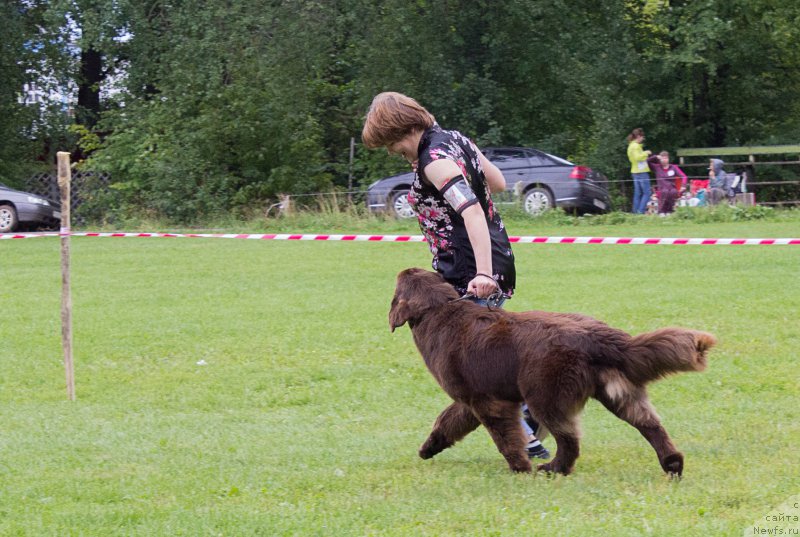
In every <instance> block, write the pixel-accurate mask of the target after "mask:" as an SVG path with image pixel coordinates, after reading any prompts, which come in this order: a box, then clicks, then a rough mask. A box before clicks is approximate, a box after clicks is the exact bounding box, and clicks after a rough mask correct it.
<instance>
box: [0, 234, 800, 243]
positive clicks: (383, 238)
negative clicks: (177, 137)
mask: <svg viewBox="0 0 800 537" xmlns="http://www.w3.org/2000/svg"><path fill="white" fill-rule="evenodd" d="M60 235H62V234H60V233H56V232H51V233H16V234H12V233H0V239H30V238H36V237H58V236H60ZM69 235H70V236H72V237H161V238H213V239H253V240H276V241H281V240H284V241H365V242H425V238H424V237H423V236H422V235H312V234H289V233H263V234H258V233H225V234H208V233H97V232H71V233H69ZM509 240H510V241H511V242H513V243H530V244H644V245H693V246H694V245H700V246H707V245H725V246H786V245H798V246H800V239H702V238H694V239H690V238H646V237H509Z"/></svg>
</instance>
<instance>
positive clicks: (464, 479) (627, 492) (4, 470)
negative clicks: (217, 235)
mask: <svg viewBox="0 0 800 537" xmlns="http://www.w3.org/2000/svg"><path fill="white" fill-rule="evenodd" d="M668 220H670V221H669V222H663V221H660V220H654V219H650V220H645V219H639V220H638V221H632V222H627V223H622V224H618V225H607V226H589V225H588V224H585V223H577V224H576V223H567V224H565V223H560V224H559V223H546V222H539V223H536V222H535V221H534V222H533V223H526V222H524V221H522V220H520V221H519V222H517V220H515V219H514V218H513V217H512V218H511V220H510V221H511V222H513V223H514V226H512V225H511V224H509V228H510V230H511V233H512V234H515V235H533V234H535V235H543V234H557V235H594V236H601V235H613V236H620V235H630V236H705V237H713V236H717V237H747V236H750V237H755V236H759V237H760V236H773V237H775V236H793V237H796V236H798V232H797V229H798V227H797V223H796V222H794V223H792V222H782V221H779V220H776V221H757V222H748V223H725V222H721V223H706V224H703V225H700V224H697V223H692V222H684V223H683V224H680V223H679V222H678V220H677V219H674V220H673V219H668ZM372 223H373V224H374V225H375V226H376V227H375V228H373V229H365V231H379V232H392V230H399V229H401V228H402V225H404V224H396V223H393V222H388V223H385V224H384V223H382V222H381V221H378V220H375V221H373V222H372ZM326 224H327V222H325V221H321V222H305V223H304V226H303V227H302V229H295V230H294V231H306V232H309V233H312V232H323V231H331V230H330V229H325V228H324V227H322V226H324V225H326ZM317 225H319V226H321V227H320V228H317V227H316V226H317ZM341 225H342V228H343V229H341V230H342V231H355V232H359V231H360V229H359V227H360V226H364V227H366V224H363V223H354V226H353V227H354V228H355V229H353V228H350V229H344V228H345V223H344V222H342V223H341ZM526 225H529V226H530V227H525V226H526ZM391 226H399V227H395V228H392V227H391ZM792 226H793V227H792ZM584 228H585V229H584ZM409 232H414V230H413V228H409ZM72 250H73V255H72V263H73V302H74V328H75V358H76V378H77V394H78V400H77V402H74V403H69V402H67V401H66V392H65V389H64V373H63V366H62V363H61V350H60V321H59V300H60V274H59V247H58V239H31V240H11V241H8V240H6V241H0V281H1V282H2V285H1V286H0V305H2V311H3V313H2V318H0V348H1V349H2V351H1V352H0V371H2V375H0V535H4V536H5V535H31V536H34V535H35V536H39V535H58V536H61V535H97V536H106V535H141V536H153V535H165V536H167V535H192V536H194V535H303V536H305V535H325V536H327V535H398V536H405V535H436V536H438V535H514V536H516V535H534V534H535V535H576V536H578V535H580V536H584V535H643V534H652V535H741V534H742V533H743V531H744V530H745V529H747V528H750V527H752V524H753V523H754V521H756V519H759V518H761V519H763V516H764V515H766V514H767V513H768V512H769V511H770V510H771V509H772V508H774V507H777V506H778V505H780V504H782V503H783V502H784V501H786V500H787V499H788V498H789V497H790V496H794V495H796V494H798V493H800V489H798V486H799V485H798V479H797V476H798V475H800V462H799V461H800V457H798V451H800V450H799V449H798V446H800V425H798V423H800V412H799V411H798V410H797V407H798V405H797V401H798V398H799V397H800V386H799V385H798V373H797V372H798V362H797V348H798V346H800V330H799V329H798V320H797V319H798V311H800V286H798V285H797V267H798V261H800V250H799V249H798V248H797V247H794V246H789V247H744V246H735V247H725V246H719V247H707V246H704V247H690V246H653V247H649V246H595V245H591V246H590V245H530V244H527V245H522V244H521V245H518V246H517V247H516V249H515V252H516V255H517V267H518V272H519V285H518V292H517V294H516V296H515V297H514V299H513V300H511V301H510V302H509V303H508V309H511V310H524V309H533V308H537V309H546V310H554V311H579V312H583V313H587V314H590V315H594V316H597V317H599V318H601V319H603V320H605V321H607V322H609V323H610V324H612V325H615V326H618V327H620V328H623V329H625V330H629V331H631V332H640V331H646V330H652V329H655V328H658V327H662V326H665V325H676V324H677V325H683V326H686V327H691V328H699V329H707V330H709V331H712V332H714V333H715V334H716V335H717V336H718V338H719V340H720V344H719V347H718V348H717V349H715V350H714V351H713V352H712V354H711V365H710V367H709V370H708V371H707V372H705V373H702V374H685V375H681V376H678V377H673V378H670V379H667V380H665V381H662V382H660V383H658V384H655V385H654V386H653V387H652V389H651V396H652V399H653V402H654V404H655V406H656V408H657V409H658V411H659V413H660V415H661V416H662V418H663V421H664V424H665V426H666V427H667V429H668V430H669V431H670V433H671V434H672V436H673V439H674V440H675V443H676V444H677V445H678V447H679V448H680V449H682V450H683V451H684V453H685V455H686V460H687V464H686V471H685V477H684V479H683V480H682V481H680V482H673V481H669V480H668V479H666V478H665V477H664V476H663V474H662V473H661V470H660V468H659V466H658V463H657V461H656V458H655V455H654V453H653V452H652V450H651V449H650V447H649V446H648V445H647V443H646V442H645V441H644V439H643V438H641V437H640V436H639V435H638V433H637V432H636V431H635V430H634V429H632V428H631V427H629V426H628V425H626V424H624V423H622V422H620V421H618V420H617V419H616V418H614V417H613V416H611V415H610V414H609V413H607V412H606V411H605V410H603V409H602V408H601V407H600V406H599V405H598V404H596V403H594V402H590V403H589V405H588V406H587V409H586V412H585V414H584V419H583V429H584V439H583V443H582V455H581V458H580V459H579V460H578V464H577V467H576V472H575V473H574V474H573V475H571V476H569V477H566V478H564V477H556V478H554V479H547V478H545V477H543V476H532V475H523V476H519V475H512V474H511V473H509V471H508V469H507V466H506V464H505V462H504V460H503V459H502V457H501V456H500V455H499V454H498V453H497V451H496V449H495V447H494V445H493V444H492V443H491V440H490V439H489V437H488V435H487V434H486V433H485V431H483V430H482V429H479V430H478V431H476V432H475V433H473V434H472V435H470V436H469V437H467V438H466V439H465V440H464V441H463V442H461V443H460V444H458V445H457V446H456V447H455V448H453V449H450V450H447V451H445V452H443V453H442V454H440V455H439V456H437V457H436V458H434V459H432V460H430V461H423V460H421V459H419V458H418V457H417V456H416V450H417V448H418V446H419V444H420V443H421V442H422V441H423V440H424V438H425V437H426V435H427V433H428V431H429V429H430V426H431V424H432V422H433V419H434V418H435V417H436V415H437V414H438V412H439V411H440V410H441V409H442V408H444V406H445V405H446V404H447V403H448V399H447V396H446V395H445V394H444V393H443V392H442V391H441V389H440V388H439V387H438V386H437V385H436V384H435V382H434V380H433V378H432V377H431V376H430V375H429V373H428V372H427V370H426V369H425V367H424V365H423V363H422V361H421V359H420V358H419V356H418V354H417V351H416V349H415V347H414V345H413V342H412V339H411V335H410V333H409V331H408V329H407V328H402V329H399V330H398V331H397V332H396V333H395V334H390V333H389V330H388V321H387V312H388V303H389V300H390V298H391V294H392V291H393V286H394V277H395V275H396V273H397V272H398V271H399V270H401V269H402V268H405V267H408V266H423V267H427V266H429V262H430V260H429V254H428V253H427V249H426V248H425V246H424V245H421V244H384V243H335V242H331V243H326V242H322V243H319V242H317V243H305V242H303V243H301V242H277V241H243V240H223V239H172V240H170V239H98V238H74V239H72ZM198 362H200V363H201V364H203V363H204V364H205V365H198ZM545 445H547V446H548V447H549V448H553V447H554V445H553V443H552V440H546V441H545Z"/></svg>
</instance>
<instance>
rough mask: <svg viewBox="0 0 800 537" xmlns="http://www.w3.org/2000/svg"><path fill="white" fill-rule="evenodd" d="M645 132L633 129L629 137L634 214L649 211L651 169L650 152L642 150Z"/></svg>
mask: <svg viewBox="0 0 800 537" xmlns="http://www.w3.org/2000/svg"><path fill="white" fill-rule="evenodd" d="M642 142H644V131H643V130H642V129H633V130H632V131H631V133H630V134H629V135H628V160H630V161H631V176H632V177H633V212H634V213H638V214H644V213H645V211H647V202H648V201H650V173H649V171H650V167H649V166H648V165H647V157H649V156H650V154H651V152H650V151H645V150H644V148H642Z"/></svg>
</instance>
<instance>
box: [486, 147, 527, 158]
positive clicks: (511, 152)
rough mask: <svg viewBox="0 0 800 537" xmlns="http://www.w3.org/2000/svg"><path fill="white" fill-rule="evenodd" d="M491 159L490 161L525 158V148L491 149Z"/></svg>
mask: <svg viewBox="0 0 800 537" xmlns="http://www.w3.org/2000/svg"><path fill="white" fill-rule="evenodd" d="M491 155H492V156H491V159H492V161H505V160H510V159H515V158H525V157H527V155H526V154H525V150H523V149H513V148H509V149H493V150H492V151H491Z"/></svg>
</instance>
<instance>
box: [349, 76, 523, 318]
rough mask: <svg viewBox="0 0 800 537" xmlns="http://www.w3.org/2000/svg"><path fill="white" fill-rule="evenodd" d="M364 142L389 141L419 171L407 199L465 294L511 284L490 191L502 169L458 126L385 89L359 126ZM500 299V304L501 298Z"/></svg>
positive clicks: (443, 268) (498, 188)
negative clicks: (451, 128) (448, 124)
mask: <svg viewBox="0 0 800 537" xmlns="http://www.w3.org/2000/svg"><path fill="white" fill-rule="evenodd" d="M362 138H363V140H364V144H365V145H366V146H367V147H370V148H375V147H382V146H383V147H386V148H387V150H388V151H389V152H390V153H392V154H397V155H400V156H402V157H403V158H405V159H406V160H407V161H408V162H409V163H410V164H411V165H412V167H413V168H414V170H415V171H416V176H415V178H414V182H413V184H412V185H411V192H410V193H409V195H408V201H409V203H410V204H411V207H412V208H413V209H414V212H415V213H416V214H417V217H418V219H419V225H420V229H421V230H422V233H423V234H424V235H425V238H426V239H427V241H428V245H429V247H430V250H431V253H432V254H433V263H432V265H433V268H434V270H436V271H437V272H439V273H440V274H441V275H442V276H444V278H445V280H447V281H448V282H449V283H450V284H451V285H453V287H455V289H456V291H458V292H459V293H460V294H462V295H463V294H467V293H470V294H472V295H474V296H475V297H476V298H477V299H485V298H486V297H488V296H489V295H491V294H493V293H494V292H495V291H496V290H497V289H498V287H499V289H500V290H501V291H502V295H503V296H502V298H501V299H500V301H499V303H502V301H504V300H505V299H506V298H509V297H511V295H512V294H513V292H514V284H515V280H516V271H515V268H514V254H513V253H512V251H511V243H510V242H509V240H508V235H507V234H506V230H505V227H504V225H503V221H502V220H501V219H500V215H499V214H498V213H497V212H496V211H495V209H494V205H493V203H492V198H491V195H490V191H492V190H493V191H495V192H502V191H503V190H505V184H506V182H505V178H504V177H503V174H502V172H500V170H499V169H498V168H497V166H495V165H494V164H492V163H491V162H489V160H488V159H487V158H486V157H485V156H484V155H483V153H481V151H480V150H479V149H478V148H477V147H476V146H475V145H474V144H473V143H472V142H471V141H470V140H468V139H467V138H466V137H465V136H464V135H462V134H461V133H460V132H458V131H446V130H443V129H442V128H441V127H439V125H438V124H437V123H436V120H435V118H434V117H433V116H432V115H431V114H430V113H429V112H428V111H427V110H425V108H423V107H422V106H421V105H420V104H419V103H418V102H417V101H415V100H414V99H412V98H410V97H407V96H405V95H402V94H400V93H394V92H386V93H381V94H379V95H377V96H376V97H375V99H374V100H373V101H372V105H371V106H370V109H369V111H368V112H367V118H366V121H365V123H364V130H363V132H362ZM499 303H498V304H497V305H499Z"/></svg>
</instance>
